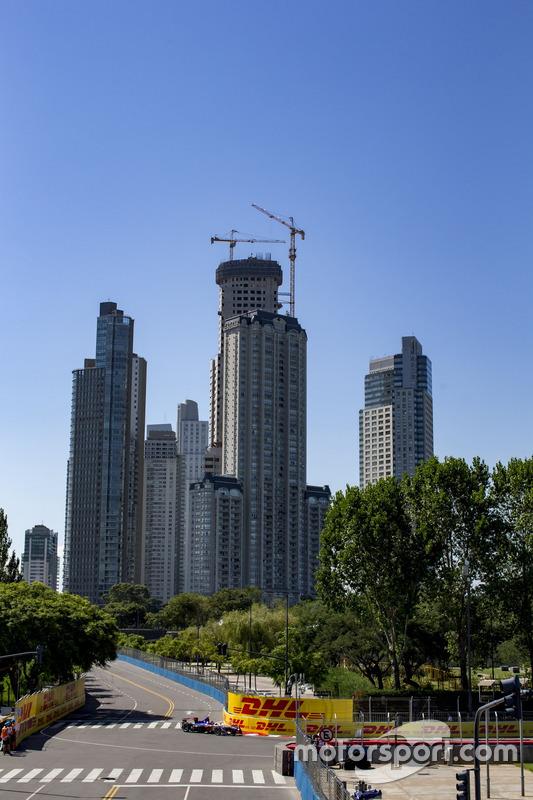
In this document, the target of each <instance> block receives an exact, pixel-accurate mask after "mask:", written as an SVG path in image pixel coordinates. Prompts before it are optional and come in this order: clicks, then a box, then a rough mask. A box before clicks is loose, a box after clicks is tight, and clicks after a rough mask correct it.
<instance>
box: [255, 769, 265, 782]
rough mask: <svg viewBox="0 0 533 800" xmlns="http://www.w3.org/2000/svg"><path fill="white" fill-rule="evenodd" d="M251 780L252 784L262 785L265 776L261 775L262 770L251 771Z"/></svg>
mask: <svg viewBox="0 0 533 800" xmlns="http://www.w3.org/2000/svg"><path fill="white" fill-rule="evenodd" d="M252 780H253V782H254V783H264V782H265V776H264V775H263V770H262V769H253V770H252Z"/></svg>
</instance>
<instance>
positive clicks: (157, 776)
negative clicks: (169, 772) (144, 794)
mask: <svg viewBox="0 0 533 800" xmlns="http://www.w3.org/2000/svg"><path fill="white" fill-rule="evenodd" d="M162 774H163V770H162V769H153V770H152V771H151V773H150V775H149V776H148V779H147V781H146V782H147V783H159V781H160V780H161V775H162Z"/></svg>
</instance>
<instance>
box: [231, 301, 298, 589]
mask: <svg viewBox="0 0 533 800" xmlns="http://www.w3.org/2000/svg"><path fill="white" fill-rule="evenodd" d="M306 353H307V335H306V333H305V331H304V330H303V328H302V327H301V326H300V324H299V323H298V320H296V319H295V318H293V317H287V316H282V315H281V314H275V313H271V312H269V311H262V310H258V311H250V312H248V313H247V314H244V313H243V314H240V315H239V316H235V317H232V318H230V319H228V320H227V321H226V323H225V325H224V359H223V383H224V403H223V408H222V418H223V425H222V474H224V475H233V476H235V477H236V478H237V480H239V481H240V482H241V483H242V486H243V493H244V503H243V514H244V520H245V523H244V525H245V531H244V532H245V535H244V541H243V547H242V554H243V583H244V585H246V584H250V585H251V586H257V587H259V588H261V589H262V590H263V591H264V592H266V593H267V595H270V596H276V595H281V594H283V592H289V593H290V596H291V599H292V600H293V601H296V600H298V599H299V597H300V595H301V594H307V593H308V591H309V585H308V565H307V560H306V558H307V556H306V554H305V560H304V554H303V552H302V550H301V547H300V544H301V540H302V536H304V519H303V502H304V494H305V488H306V483H305V481H306V368H307V362H306Z"/></svg>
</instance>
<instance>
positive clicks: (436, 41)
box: [0, 0, 533, 554]
mask: <svg viewBox="0 0 533 800" xmlns="http://www.w3.org/2000/svg"><path fill="white" fill-rule="evenodd" d="M532 41H533V3H532V2H531V0H342V1H339V0H332V1H331V2H327V3H326V2H313V0H305V1H304V0H295V1H291V0H283V2H281V1H280V0H271V1H270V2H269V3H259V2H250V0H242V1H241V0H226V2H220V0H197V1H196V2H190V0H186V1H185V0H76V1H75V2H73V0H24V2H21V0H0V74H1V75H2V80H1V84H0V102H1V109H2V112H1V116H2V124H1V126H0V170H1V172H0V264H1V269H2V283H1V288H2V292H1V298H2V303H1V317H0V319H1V324H2V334H1V339H0V341H1V347H2V355H1V370H2V383H1V400H0V402H1V412H0V423H1V430H0V446H1V458H0V470H1V474H0V506H3V507H4V508H5V510H6V512H7V514H8V518H9V525H10V535H11V537H12V539H13V542H14V545H15V549H16V550H17V552H18V553H19V554H20V552H21V550H22V549H23V536H24V530H25V529H26V528H29V527H32V526H33V525H35V524H37V523H41V522H42V523H44V524H45V525H48V526H49V527H51V528H53V529H55V530H57V531H58V532H59V533H60V539H61V541H62V539H63V533H64V505H65V478H66V461H67V457H68V443H69V425H70V399H71V371H72V370H73V369H76V368H80V367H82V366H83V360H84V358H86V357H92V356H94V349H95V331H96V317H97V314H98V309H99V303H100V302H101V301H104V300H113V301H115V302H117V303H118V304H119V307H120V308H122V309H124V312H125V313H127V314H129V315H131V316H132V317H134V319H135V321H136V322H135V326H136V327H135V344H136V351H137V352H138V353H139V354H140V355H142V356H144V357H145V358H146V359H147V361H148V399H147V419H146V421H147V423H149V424H152V423H159V422H165V421H166V422H172V423H174V424H175V417H176V405H177V403H179V402H183V401H184V400H185V399H186V398H190V399H194V400H196V401H197V402H198V403H199V407H200V413H201V416H202V418H204V419H206V418H207V412H208V403H209V362H210V359H211V358H212V357H213V356H214V355H215V354H216V351H217V337H218V316H217V311H218V287H217V286H216V284H215V270H216V267H217V265H218V263H219V262H220V261H221V260H225V259H226V258H227V255H228V250H227V245H224V244H219V243H216V244H214V245H211V244H210V237H211V236H213V235H215V234H218V235H223V234H224V233H226V232H227V231H229V230H231V229H232V228H236V229H238V230H239V231H242V232H244V233H246V234H254V235H256V236H259V237H264V238H275V239H283V238H285V235H284V234H285V232H286V231H285V229H284V228H283V227H282V226H281V225H279V224H278V223H277V222H275V221H271V220H269V219H267V217H265V216H264V215H262V214H260V213H259V212H257V211H256V210H254V209H253V208H252V207H251V203H253V202H255V203H257V204H258V205H261V206H263V207H264V208H267V209H268V210H269V211H273V212H274V213H277V214H280V215H287V216H288V215H292V216H293V217H294V219H295V221H296V224H297V225H298V226H300V227H302V228H303V229H304V230H305V233H306V238H305V241H304V242H301V240H300V239H298V241H297V248H298V257H297V263H296V315H297V317H298V319H299V321H300V323H301V324H302V325H303V327H304V328H305V329H306V330H307V334H308V340H309V341H308V372H309V376H308V482H309V483H316V484H320V485H321V484H324V483H328V484H329V485H330V486H331V488H332V490H334V491H335V490H338V489H343V488H344V487H345V485H346V484H347V483H348V484H355V483H357V482H358V474H359V473H358V410H359V408H360V407H361V406H362V403H363V379H364V375H365V373H366V372H367V370H368V360H369V358H373V357H377V356H382V355H390V354H393V353H396V352H399V350H400V344H401V337H402V336H405V335H410V334H414V335H415V336H417V337H418V339H419V340H420V341H421V343H422V345H423V348H424V353H426V354H427V355H428V356H429V357H430V358H431V360H432V362H433V381H434V383H433V395H434V420H435V451H436V453H437V455H438V456H439V457H444V456H446V455H453V456H458V457H459V456H460V457H464V458H466V459H467V460H471V459H472V457H474V456H476V455H478V456H481V457H482V458H483V459H485V461H486V462H487V463H488V464H489V465H490V466H493V465H494V464H495V463H496V462H497V461H498V460H502V461H507V460H509V459H510V458H511V457H513V456H517V457H529V456H531V454H532V452H533V446H532V424H531V397H532V394H533V370H532V365H531V334H530V329H531V296H532V278H531V273H532V262H533V235H532V224H531V223H532V211H533V158H532V142H533V113H532V97H533V49H532V46H531V43H532ZM252 250H253V251H254V252H256V251H259V252H261V251H263V252H264V251H271V252H272V255H273V257H275V258H277V259H278V260H279V261H280V263H281V265H282V267H283V268H284V271H285V276H286V285H285V286H284V287H283V288H284V289H287V290H288V245H271V246H268V245H246V244H242V245H237V248H236V253H235V255H236V257H246V256H248V255H249V254H250V252H252Z"/></svg>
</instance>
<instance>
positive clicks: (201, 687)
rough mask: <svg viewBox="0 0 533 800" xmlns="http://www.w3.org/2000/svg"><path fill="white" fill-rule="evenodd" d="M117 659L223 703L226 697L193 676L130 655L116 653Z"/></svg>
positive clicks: (218, 690)
mask: <svg viewBox="0 0 533 800" xmlns="http://www.w3.org/2000/svg"><path fill="white" fill-rule="evenodd" d="M117 661H127V662H128V664H134V665H135V666H136V667H142V669H147V670H148V671H149V672H155V673H156V674H157V675H162V676H163V677H164V678H170V680H171V681H176V683H181V684H182V685H183V686H187V687H188V688H189V689H194V690H195V691H196V692H202V694H207V695H209V697H212V698H213V699H214V700H218V702H219V703H222V705H224V702H225V699H226V698H225V695H224V692H222V691H221V690H220V689H216V688H215V687H214V686H209V684H207V683H202V682H201V681H195V680H194V678H187V677H186V676H185V675H178V673H176V672H171V671H170V670H169V669H163V668H162V667H156V666H155V664H148V663H146V661H139V660H137V659H136V658H130V656H121V655H118V656H117Z"/></svg>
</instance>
